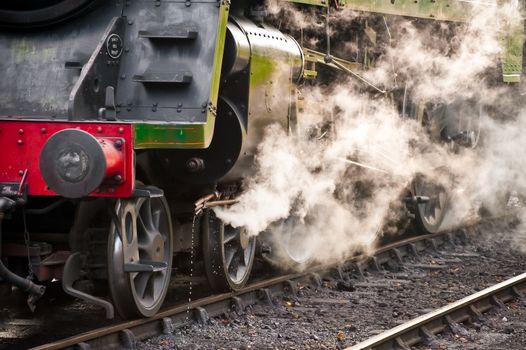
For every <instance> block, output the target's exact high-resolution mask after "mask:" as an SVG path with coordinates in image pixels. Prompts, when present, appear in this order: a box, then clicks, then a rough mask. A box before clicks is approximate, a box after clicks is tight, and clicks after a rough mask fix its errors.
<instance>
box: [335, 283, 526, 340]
mask: <svg viewBox="0 0 526 350" xmlns="http://www.w3.org/2000/svg"><path fill="white" fill-rule="evenodd" d="M524 289H526V273H523V274H521V275H518V276H515V277H513V278H510V279H508V280H506V281H504V282H501V283H499V284H496V285H494V286H491V287H489V288H486V289H484V290H482V291H480V292H477V293H475V294H472V295H470V296H468V297H466V298H464V299H461V300H458V301H456V302H453V303H451V304H449V305H446V306H444V307H441V308H439V309H437V310H435V311H432V312H430V313H427V314H425V315H422V316H420V317H417V318H415V319H413V320H411V321H409V322H406V323H404V324H401V325H399V326H397V327H394V328H391V329H390V330H388V331H386V332H384V333H380V334H378V335H376V336H373V337H371V338H369V339H367V340H365V341H363V342H361V343H358V344H356V345H354V346H351V347H348V348H346V349H345V350H365V349H375V350H386V349H400V348H401V349H409V348H410V346H413V345H415V344H417V343H420V342H421V341H423V340H425V339H433V338H434V335H435V334H437V333H440V332H443V331H444V330H445V329H447V328H448V327H451V328H452V329H454V328H455V325H456V324H458V323H462V322H465V321H467V320H469V319H472V318H478V317H480V316H481V314H482V313H483V312H486V311H488V310H490V309H492V308H493V307H494V306H502V305H503V304H504V303H505V302H508V301H510V300H512V299H514V298H516V297H521V296H522V292H523V290H524Z"/></svg>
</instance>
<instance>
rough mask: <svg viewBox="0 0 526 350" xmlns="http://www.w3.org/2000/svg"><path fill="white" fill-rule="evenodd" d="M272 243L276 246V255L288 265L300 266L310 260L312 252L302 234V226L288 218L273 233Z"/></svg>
mask: <svg viewBox="0 0 526 350" xmlns="http://www.w3.org/2000/svg"><path fill="white" fill-rule="evenodd" d="M274 241H275V242H276V244H277V245H278V247H277V248H278V254H279V253H280V255H284V257H285V259H287V260H288V262H289V264H292V265H302V264H305V263H307V262H308V261H310V260H311V259H312V255H313V252H312V251H311V247H310V246H309V244H308V236H306V235H305V234H304V228H303V225H301V224H300V223H298V221H297V220H295V219H293V218H289V219H287V220H285V221H284V222H283V223H281V224H280V225H279V227H278V229H277V230H275V232H274Z"/></svg>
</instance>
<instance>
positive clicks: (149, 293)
mask: <svg viewBox="0 0 526 350" xmlns="http://www.w3.org/2000/svg"><path fill="white" fill-rule="evenodd" d="M116 213H117V219H118V223H117V225H118V229H116V225H115V223H112V225H111V230H110V235H109V242H108V282H109V287H110V293H111V297H112V300H113V303H114V305H115V307H116V309H117V311H118V313H119V314H120V315H121V316H122V317H124V318H131V317H150V316H153V315H154V314H155V313H156V312H157V311H158V310H159V308H160V307H161V305H162V303H163V301H164V298H165V296H166V292H167V291H168V286H169V284H170V274H171V268H172V253H173V244H172V235H173V228H172V221H171V217H170V210H169V208H168V203H167V202H166V199H165V198H164V197H162V196H161V197H154V198H137V199H132V200H124V199H121V200H119V201H118V202H117V206H116Z"/></svg>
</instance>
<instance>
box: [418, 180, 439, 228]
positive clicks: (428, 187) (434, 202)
mask: <svg viewBox="0 0 526 350" xmlns="http://www.w3.org/2000/svg"><path fill="white" fill-rule="evenodd" d="M414 192H415V195H416V196H422V197H429V201H428V202H426V203H419V204H417V213H416V215H417V216H418V219H419V220H420V221H421V222H422V226H424V227H423V228H424V229H425V230H426V231H428V232H430V233H434V232H436V231H438V228H439V226H440V224H441V223H442V220H443V218H444V214H445V209H446V202H447V194H446V191H445V190H444V188H443V187H442V186H440V185H436V184H434V183H432V182H430V181H427V180H426V179H424V178H423V177H422V176H417V177H416V179H415V181H414Z"/></svg>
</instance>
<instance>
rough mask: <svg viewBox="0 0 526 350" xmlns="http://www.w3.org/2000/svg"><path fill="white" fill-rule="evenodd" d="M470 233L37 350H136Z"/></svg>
mask: <svg viewBox="0 0 526 350" xmlns="http://www.w3.org/2000/svg"><path fill="white" fill-rule="evenodd" d="M467 230H469V228H467V229H462V230H459V231H455V232H454V233H451V232H446V233H436V234H430V235H421V236H417V237H412V238H409V239H404V240H402V241H399V242H395V243H391V244H387V245H385V246H382V247H380V248H379V249H377V250H376V251H375V252H373V253H372V254H371V255H368V256H365V255H358V256H354V257H353V258H351V259H350V260H348V261H347V262H346V263H344V264H339V265H334V266H331V267H321V266H320V267H314V268H312V269H309V271H307V272H305V273H294V274H287V275H282V276H277V277H272V278H270V279H265V280H263V281H260V282H255V283H252V284H250V285H248V286H247V287H245V288H244V289H242V290H240V291H238V292H231V293H223V294H217V295H211V296H208V297H205V298H202V299H198V300H195V301H192V302H188V303H182V304H179V305H176V306H173V307H170V308H166V309H164V310H161V312H159V313H158V314H157V315H155V316H153V317H150V318H143V319H137V320H132V321H125V322H122V323H119V324H115V325H110V326H107V327H103V328H98V329H94V330H91V331H88V332H85V333H81V334H78V335H75V336H72V337H69V338H65V339H61V340H57V341H54V342H51V343H48V344H43V345H40V346H37V347H34V348H32V349H38V350H54V349H64V348H76V349H107V348H134V344H135V342H136V340H142V339H146V338H149V337H153V336H156V335H160V334H163V333H164V334H167V333H171V332H173V331H174V330H175V329H176V328H180V327H183V326H185V325H188V324H190V323H191V322H195V321H197V322H203V323H205V322H206V321H207V320H208V318H209V317H214V316H218V315H220V314H222V313H224V312H225V311H230V310H234V311H238V312H242V311H243V310H244V308H245V307H246V306H248V305H253V304H255V303H259V302H267V303H272V302H273V301H272V300H273V298H274V297H276V296H278V295H283V294H286V293H288V294H292V295H295V294H296V291H297V288H298V283H301V284H315V285H318V286H319V285H321V284H322V276H323V275H328V274H338V275H339V276H340V277H342V278H343V272H344V271H347V272H348V271H355V272H357V273H359V274H363V271H364V270H367V269H369V268H371V269H382V265H384V264H387V263H388V262H390V261H393V260H394V261H396V262H401V260H402V259H403V258H405V257H407V256H414V255H418V254H419V253H420V252H423V251H426V250H428V249H434V250H436V249H437V247H438V246H441V245H445V244H446V243H450V244H455V242H456V240H457V238H459V239H461V240H465V239H466V237H467Z"/></svg>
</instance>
